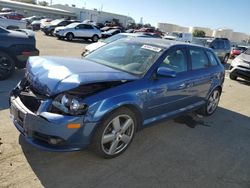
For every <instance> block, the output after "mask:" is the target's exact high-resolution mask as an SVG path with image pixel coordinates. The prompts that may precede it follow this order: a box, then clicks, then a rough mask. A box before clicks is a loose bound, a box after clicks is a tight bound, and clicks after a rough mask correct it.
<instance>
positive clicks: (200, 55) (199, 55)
mask: <svg viewBox="0 0 250 188" xmlns="http://www.w3.org/2000/svg"><path fill="white" fill-rule="evenodd" d="M189 53H190V56H191V63H192V70H197V69H204V68H207V67H208V66H209V62H208V58H207V55H206V54H205V52H204V51H203V49H201V48H192V49H190V50H189Z"/></svg>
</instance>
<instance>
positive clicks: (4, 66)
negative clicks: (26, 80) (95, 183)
mask: <svg viewBox="0 0 250 188" xmlns="http://www.w3.org/2000/svg"><path fill="white" fill-rule="evenodd" d="M14 70H15V61H14V60H13V58H12V57H11V56H9V55H8V54H7V53H5V52H0V80H5V79H7V78H8V77H10V76H11V75H12V74H13V72H14Z"/></svg>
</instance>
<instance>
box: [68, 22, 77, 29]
mask: <svg viewBox="0 0 250 188" xmlns="http://www.w3.org/2000/svg"><path fill="white" fill-rule="evenodd" d="M78 25H79V23H71V24H69V25H67V26H66V27H67V28H74V27H76V26H78Z"/></svg>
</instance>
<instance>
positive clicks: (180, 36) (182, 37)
mask: <svg viewBox="0 0 250 188" xmlns="http://www.w3.org/2000/svg"><path fill="white" fill-rule="evenodd" d="M163 38H164V39H168V40H177V41H182V42H191V41H192V39H193V35H192V33H182V32H172V33H168V34H167V35H165V36H164V37H163Z"/></svg>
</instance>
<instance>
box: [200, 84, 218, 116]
mask: <svg viewBox="0 0 250 188" xmlns="http://www.w3.org/2000/svg"><path fill="white" fill-rule="evenodd" d="M220 96H221V90H220V89H219V88H216V89H214V90H213V91H212V92H211V93H210V95H209V97H208V99H207V101H206V104H205V105H204V106H203V107H202V108H201V109H200V110H199V111H198V114H201V115H204V116H211V115H212V114H213V113H214V112H215V111H216V109H217V107H218V104H219V101H220Z"/></svg>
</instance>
